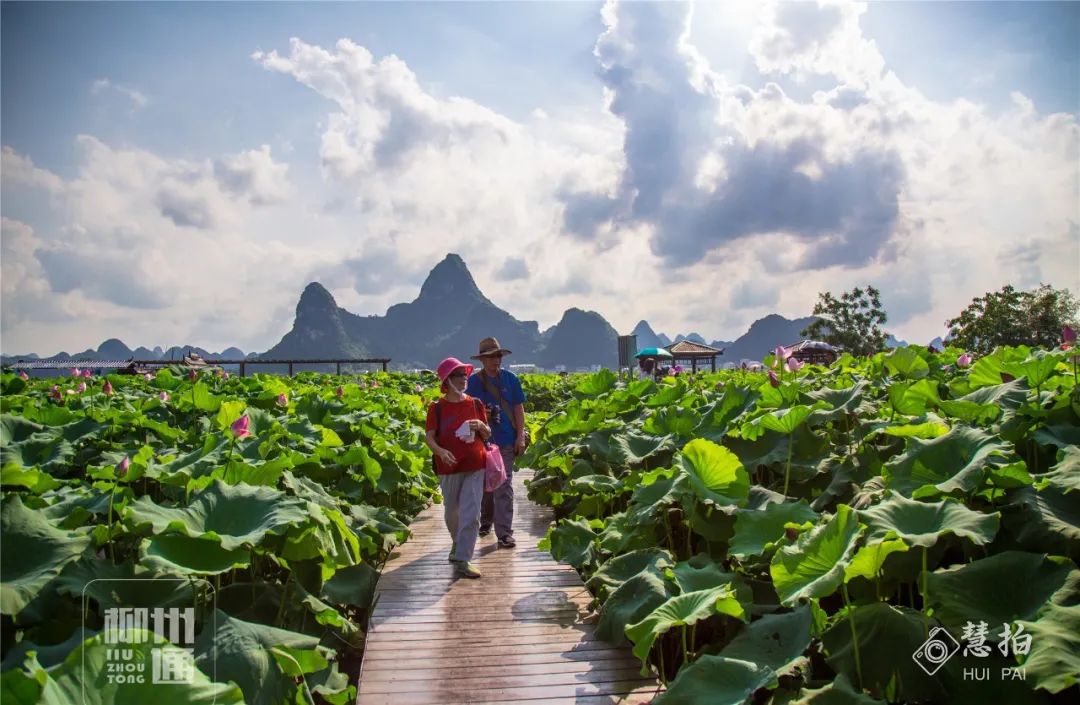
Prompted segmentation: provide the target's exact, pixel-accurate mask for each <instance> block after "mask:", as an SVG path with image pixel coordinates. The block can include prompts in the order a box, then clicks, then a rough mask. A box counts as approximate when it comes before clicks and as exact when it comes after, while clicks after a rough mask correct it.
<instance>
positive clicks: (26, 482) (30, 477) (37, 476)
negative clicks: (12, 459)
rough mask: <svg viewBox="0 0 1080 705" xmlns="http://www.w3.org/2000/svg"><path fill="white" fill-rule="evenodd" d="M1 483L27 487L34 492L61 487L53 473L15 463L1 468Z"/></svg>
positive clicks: (39, 492) (38, 492)
mask: <svg viewBox="0 0 1080 705" xmlns="http://www.w3.org/2000/svg"><path fill="white" fill-rule="evenodd" d="M0 485H5V486H8V487H25V488H26V489H28V490H30V492H31V493H33V494H44V493H45V492H48V491H49V490H54V489H56V488H57V487H60V483H59V482H57V480H56V479H55V478H54V477H53V476H52V475H50V474H48V473H46V472H42V471H41V470H38V469H37V468H23V467H22V466H20V465H17V464H15V463H11V464H9V465H5V466H4V467H3V468H0Z"/></svg>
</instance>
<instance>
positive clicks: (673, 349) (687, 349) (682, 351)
mask: <svg viewBox="0 0 1080 705" xmlns="http://www.w3.org/2000/svg"><path fill="white" fill-rule="evenodd" d="M664 349H665V350H667V351H668V352H670V353H671V354H672V355H697V356H708V355H723V354H724V349H723V348H714V347H712V346H711V345H702V344H701V343H694V342H691V341H689V340H680V341H679V342H677V343H672V344H671V345H667V346H665V348H664Z"/></svg>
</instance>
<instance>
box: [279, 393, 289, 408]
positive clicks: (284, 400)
mask: <svg viewBox="0 0 1080 705" xmlns="http://www.w3.org/2000/svg"><path fill="white" fill-rule="evenodd" d="M277 405H278V406H288V405H289V398H288V397H287V396H285V395H284V394H278V397H277Z"/></svg>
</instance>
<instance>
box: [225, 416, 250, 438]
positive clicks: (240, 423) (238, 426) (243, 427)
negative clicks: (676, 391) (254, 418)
mask: <svg viewBox="0 0 1080 705" xmlns="http://www.w3.org/2000/svg"><path fill="white" fill-rule="evenodd" d="M250 424H251V419H249V418H248V417H247V414H244V415H243V416H241V417H240V418H238V419H237V420H236V421H233V423H232V426H230V427H229V428H230V429H231V430H232V434H233V436H234V437H236V438H237V439H240V438H247V437H248V436H250V435H251V431H249V430H248V426H249V425H250Z"/></svg>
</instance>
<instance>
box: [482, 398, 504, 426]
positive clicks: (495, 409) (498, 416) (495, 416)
mask: <svg viewBox="0 0 1080 705" xmlns="http://www.w3.org/2000/svg"><path fill="white" fill-rule="evenodd" d="M484 406H485V407H487V415H488V421H489V424H488V425H489V426H491V427H492V428H495V427H496V426H498V425H499V424H500V423H501V422H502V409H500V408H499V405H498V404H484Z"/></svg>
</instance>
